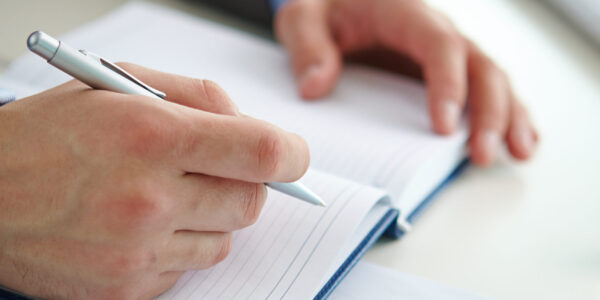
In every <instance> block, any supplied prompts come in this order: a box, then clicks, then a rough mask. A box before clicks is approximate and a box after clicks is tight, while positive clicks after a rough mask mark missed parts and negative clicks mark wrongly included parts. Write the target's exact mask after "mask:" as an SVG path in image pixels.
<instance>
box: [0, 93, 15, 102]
mask: <svg viewBox="0 0 600 300" xmlns="http://www.w3.org/2000/svg"><path fill="white" fill-rule="evenodd" d="M14 100H15V94H14V93H13V92H11V91H9V90H4V89H0V106H2V105H4V104H6V103H9V102H12V101H14Z"/></svg>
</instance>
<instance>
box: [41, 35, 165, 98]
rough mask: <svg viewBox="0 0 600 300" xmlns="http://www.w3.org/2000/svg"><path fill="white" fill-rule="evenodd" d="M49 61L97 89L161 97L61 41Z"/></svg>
mask: <svg viewBox="0 0 600 300" xmlns="http://www.w3.org/2000/svg"><path fill="white" fill-rule="evenodd" d="M48 63H49V64H51V65H53V66H55V67H56V68H58V69H60V70H62V71H63V72H65V73H67V74H69V75H71V76H73V77H74V78H77V79H78V80H80V81H82V82H83V83H85V84H87V85H89V86H90V87H92V88H95V89H101V90H108V91H113V92H118V93H123V94H132V95H144V96H148V97H153V98H157V99H160V98H159V97H158V96H156V95H154V94H153V93H151V92H150V91H148V90H146V89H144V88H142V87H141V86H139V85H137V84H132V83H131V81H130V80H129V79H127V78H125V77H123V76H121V75H119V74H117V73H115V72H114V71H113V70H111V69H109V68H107V67H105V66H103V65H102V64H100V63H98V62H97V61H96V60H94V59H93V58H91V57H88V56H86V55H85V54H83V53H81V52H80V51H78V50H76V49H74V48H71V47H69V46H68V45H66V44H64V43H60V46H59V47H58V50H57V51H56V53H55V54H54V56H53V57H52V58H51V59H50V60H48Z"/></svg>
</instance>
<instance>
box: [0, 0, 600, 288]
mask: <svg viewBox="0 0 600 300" xmlns="http://www.w3.org/2000/svg"><path fill="white" fill-rule="evenodd" d="M122 2H124V1H123V0H111V1H76V0H61V1H31V0H27V1H24V0H21V1H18V2H17V1H8V0H0V37H1V38H2V40H3V42H2V48H1V49H0V62H2V63H6V62H8V61H10V60H12V59H14V58H15V57H16V56H17V55H18V54H19V53H21V52H23V51H25V47H24V44H25V42H24V40H25V36H26V35H27V33H29V32H31V31H33V30H35V29H42V28H43V29H44V30H46V31H48V32H51V33H53V34H60V33H62V32H64V31H67V30H69V29H71V28H74V27H76V26H78V25H80V24H82V23H83V22H85V21H87V20H89V19H92V18H94V17H97V16H99V15H102V14H104V13H105V12H107V11H109V10H110V9H112V8H115V7H117V6H118V5H119V4H121V3H122ZM155 2H163V3H165V4H167V5H169V6H174V7H179V8H184V9H185V10H186V11H191V12H192V13H197V14H200V15H204V16H208V17H210V18H216V19H218V20H225V21H226V22H231V20H229V19H227V18H223V16H222V15H219V14H215V13H214V12H211V11H209V12H206V10H204V8H203V7H201V6H195V5H194V4H191V3H189V1H186V2H179V1H167V0H158V1H155ZM429 2H431V4H432V5H433V6H435V7H437V8H439V9H440V10H442V11H444V12H446V13H447V14H448V15H449V16H450V17H451V18H452V19H453V20H454V21H455V22H456V24H457V26H458V27H459V28H460V29H461V30H462V31H463V32H465V33H466V34H467V35H468V36H469V37H471V38H472V39H473V40H475V41H476V42H477V43H478V44H480V45H481V47H482V48H484V49H485V50H486V51H487V52H488V53H489V54H490V55H491V56H492V57H494V58H495V59H496V60H497V61H498V62H500V64H501V65H502V66H503V67H504V68H505V69H506V71H507V73H508V74H509V75H510V77H511V79H512V81H513V83H514V86H515V88H516V90H517V92H518V94H519V95H520V96H521V97H522V99H523V100H524V102H525V103H526V104H527V106H528V107H529V110H530V111H531V114H532V115H533V118H534V120H535V121H536V124H537V126H538V127H539V130H540V132H541V144H540V146H539V149H538V151H537V155H536V156H535V158H534V159H533V160H532V161H530V162H528V163H525V164H522V163H515V162H513V161H510V159H508V158H506V157H505V158H504V159H502V160H501V161H500V162H498V163H497V164H496V165H495V166H494V167H493V168H491V169H486V170H482V169H477V168H471V169H469V170H468V171H467V172H466V173H465V174H464V175H463V176H462V177H460V178H459V179H458V180H456V181H455V182H454V183H453V184H452V185H451V186H449V187H448V188H447V189H446V190H444V191H443V193H442V194H441V195H440V196H438V199H437V200H436V202H435V203H434V204H433V205H432V206H431V207H430V209H429V210H428V211H427V213H426V214H424V215H423V216H422V217H421V219H419V221H418V222H417V224H416V226H415V228H414V231H413V232H412V233H411V234H410V235H408V236H406V237H405V238H403V239H402V240H401V241H399V242H396V241H385V240H384V241H380V242H379V243H377V244H376V246H375V247H374V248H373V249H372V250H371V251H370V252H369V253H368V254H367V256H366V259H367V260H369V261H371V262H375V263H378V264H381V265H385V266H388V267H391V268H395V269H398V270H401V271H403V272H408V273H412V274H416V275H420V276H423V277H425V278H429V279H432V280H435V281H438V282H442V283H445V284H449V285H452V286H455V287H457V288H460V289H464V290H468V291H471V292H474V293H477V294H481V295H484V296H489V297H491V298H498V299H600V49H597V48H594V46H593V44H592V43H591V42H587V41H585V40H584V39H583V38H582V37H581V36H580V35H579V34H578V33H576V31H575V30H573V29H572V28H570V27H568V26H567V25H565V23H563V22H562V21H561V20H557V19H556V16H555V14H554V13H553V12H551V11H550V10H549V9H547V8H546V7H545V6H544V5H543V4H542V3H540V2H538V1H523V0H486V1H473V0H453V1H447V0H430V1H429ZM33 5H35V6H37V7H40V6H42V7H43V8H42V9H37V10H36V11H35V12H34V13H31V12H29V11H28V10H30V9H28V7H33ZM57 16H60V17H57ZM233 23H237V22H235V21H233Z"/></svg>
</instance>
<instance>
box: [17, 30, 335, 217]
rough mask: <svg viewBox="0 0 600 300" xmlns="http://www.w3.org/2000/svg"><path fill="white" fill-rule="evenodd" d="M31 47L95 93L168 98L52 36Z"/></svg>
mask: <svg viewBox="0 0 600 300" xmlns="http://www.w3.org/2000/svg"><path fill="white" fill-rule="evenodd" d="M27 47H28V48H29V50H31V51H32V52H33V53H35V54H37V55H39V56H40V57H42V58H44V59H45V60H47V61H48V63H49V64H51V65H53V66H55V67H56V68H58V69H59V70H61V71H63V72H65V73H67V74H69V75H71V76H73V77H74V78H75V79H78V80H79V81H81V82H83V83H85V84H87V85H89V86H90V87H92V88H94V89H101V90H108V91H113V92H117V93H124V94H134V95H144V96H148V97H154V98H160V99H165V98H166V96H167V95H166V94H165V93H163V92H161V91H159V90H156V89H154V88H152V87H151V86H149V85H147V84H145V83H143V82H142V81H141V80H139V79H137V78H136V77H134V76H133V75H131V74H129V73H128V72H127V71H125V70H123V69H122V68H120V67H119V66H117V65H115V64H113V63H111V62H109V61H107V60H105V59H103V58H102V57H100V56H98V55H95V54H93V53H91V52H88V51H85V50H75V49H74V48H72V47H69V46H68V45H66V44H65V43H63V42H61V41H59V40H57V39H55V38H53V37H51V36H50V35H48V34H46V33H44V32H41V31H35V32H33V33H32V34H31V35H29V38H27ZM266 184H267V186H269V187H270V188H273V189H275V190H278V191H280V192H282V193H285V194H288V195H290V196H293V197H296V198H298V199H301V200H304V201H306V202H308V203H311V204H314V205H320V206H325V205H326V204H325V202H323V200H322V199H321V198H320V197H319V196H318V195H317V194H315V193H314V192H312V191H311V190H309V189H308V188H307V187H306V186H304V185H303V184H302V183H300V182H290V183H282V182H269V183H266Z"/></svg>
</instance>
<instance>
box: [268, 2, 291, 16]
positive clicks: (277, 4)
mask: <svg viewBox="0 0 600 300" xmlns="http://www.w3.org/2000/svg"><path fill="white" fill-rule="evenodd" d="M286 2H287V0H269V3H271V11H272V12H273V13H275V12H276V11H277V10H278V9H279V7H281V5H283V4H284V3H286Z"/></svg>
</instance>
